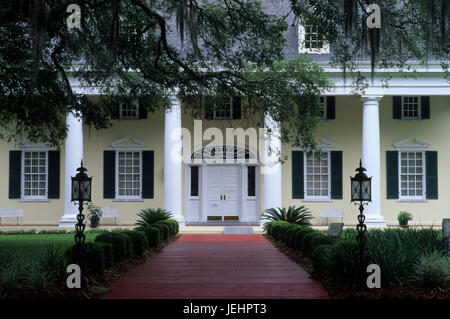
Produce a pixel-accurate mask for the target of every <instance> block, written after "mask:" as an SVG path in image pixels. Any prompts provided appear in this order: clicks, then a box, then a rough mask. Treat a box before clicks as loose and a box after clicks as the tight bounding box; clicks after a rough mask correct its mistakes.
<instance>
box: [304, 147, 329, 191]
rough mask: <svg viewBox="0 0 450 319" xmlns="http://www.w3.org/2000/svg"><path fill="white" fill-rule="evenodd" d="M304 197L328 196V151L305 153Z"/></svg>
mask: <svg viewBox="0 0 450 319" xmlns="http://www.w3.org/2000/svg"><path fill="white" fill-rule="evenodd" d="M305 156H306V161H305V163H306V164H305V175H306V178H305V184H306V185H305V186H306V187H305V189H306V197H309V198H319V199H325V198H328V197H329V176H330V174H329V167H330V166H329V152H321V153H320V154H317V153H313V154H311V155H309V156H308V155H305Z"/></svg>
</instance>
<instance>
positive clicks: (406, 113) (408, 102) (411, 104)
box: [402, 96, 420, 119]
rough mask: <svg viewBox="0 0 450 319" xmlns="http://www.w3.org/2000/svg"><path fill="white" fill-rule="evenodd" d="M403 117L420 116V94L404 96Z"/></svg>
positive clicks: (412, 117) (413, 117) (414, 117)
mask: <svg viewBox="0 0 450 319" xmlns="http://www.w3.org/2000/svg"><path fill="white" fill-rule="evenodd" d="M402 118H404V119H418V118H420V98H419V97H418V96H403V97H402Z"/></svg>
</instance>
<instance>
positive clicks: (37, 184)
mask: <svg viewBox="0 0 450 319" xmlns="http://www.w3.org/2000/svg"><path fill="white" fill-rule="evenodd" d="M47 176H48V151H44V150H23V151H22V199H24V200H46V199H47V198H48V182H47V181H48V178H47Z"/></svg>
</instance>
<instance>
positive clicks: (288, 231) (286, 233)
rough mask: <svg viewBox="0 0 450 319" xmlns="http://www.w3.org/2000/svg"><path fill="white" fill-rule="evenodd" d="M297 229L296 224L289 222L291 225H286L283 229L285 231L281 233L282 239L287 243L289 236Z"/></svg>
mask: <svg viewBox="0 0 450 319" xmlns="http://www.w3.org/2000/svg"><path fill="white" fill-rule="evenodd" d="M294 230H295V225H294V224H289V226H286V228H285V229H284V230H283V233H282V234H281V240H282V241H283V242H284V243H285V244H287V243H288V241H289V237H290V236H291V234H292V232H293V231H294Z"/></svg>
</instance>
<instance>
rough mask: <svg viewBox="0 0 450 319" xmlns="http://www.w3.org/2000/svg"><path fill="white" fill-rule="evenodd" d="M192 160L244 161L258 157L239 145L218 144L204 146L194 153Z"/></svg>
mask: <svg viewBox="0 0 450 319" xmlns="http://www.w3.org/2000/svg"><path fill="white" fill-rule="evenodd" d="M191 159H192V160H208V161H214V160H216V161H222V160H227V162H229V161H234V160H238V161H244V162H254V161H256V157H255V156H254V154H253V153H252V152H250V151H249V150H248V149H244V148H241V147H237V146H228V145H217V146H207V147H203V148H202V149H199V150H197V151H195V152H193V153H192V155H191Z"/></svg>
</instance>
